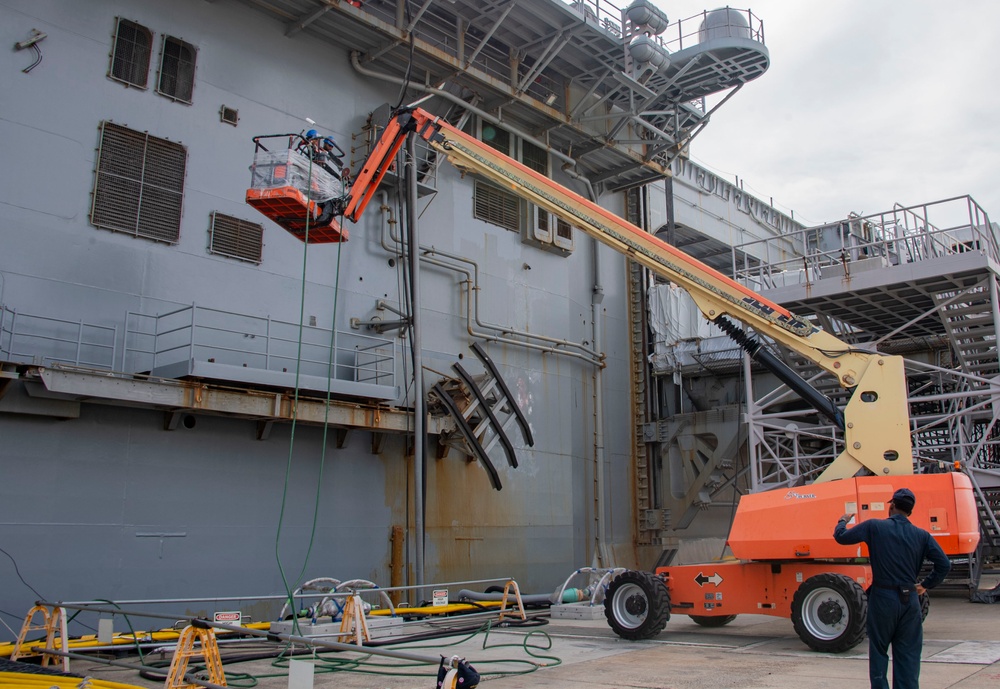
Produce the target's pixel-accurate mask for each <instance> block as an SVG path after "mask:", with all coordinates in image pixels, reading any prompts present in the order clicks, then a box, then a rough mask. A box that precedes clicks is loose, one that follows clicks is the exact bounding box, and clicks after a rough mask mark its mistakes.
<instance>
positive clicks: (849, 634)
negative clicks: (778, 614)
mask: <svg viewBox="0 0 1000 689" xmlns="http://www.w3.org/2000/svg"><path fill="white" fill-rule="evenodd" d="M867 617H868V596H867V595H865V592H864V590H863V589H862V588H861V587H860V586H859V585H858V583H857V582H856V581H854V580H853V579H851V578H850V577H847V576H844V575H843V574H817V575H816V576H814V577H809V578H808V579H806V580H805V581H804V582H803V583H802V585H801V586H799V588H798V589H797V590H796V591H795V596H794V597H793V598H792V626H794V627H795V633H796V634H798V635H799V638H800V639H802V641H803V642H805V644H806V645H807V646H808V647H809V648H811V649H813V650H814V651H823V652H825V653H843V652H844V651H849V650H850V649H852V648H854V647H855V646H857V645H858V644H859V643H861V642H862V641H863V640H864V638H865V636H866V635H867V632H866V631H865V623H866V620H867Z"/></svg>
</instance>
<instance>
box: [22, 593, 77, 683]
mask: <svg viewBox="0 0 1000 689" xmlns="http://www.w3.org/2000/svg"><path fill="white" fill-rule="evenodd" d="M38 613H41V614H42V619H43V622H42V624H32V620H33V619H34V617H35V615H36V614H38ZM57 624H58V625H59V645H60V646H61V649H59V650H61V651H62V652H63V653H69V637H68V636H67V634H66V611H65V610H63V609H62V608H57V607H53V608H52V611H51V612H50V611H49V609H48V608H47V607H45V606H44V605H36V606H35V607H33V608H32V609H31V610H29V611H28V615H27V616H26V617H25V618H24V624H23V625H22V626H21V633H20V634H18V635H17V643H15V644H14V652H13V653H11V654H10V659H11V660H17V659H18V658H33V657H35V656H39V655H40V656H42V667H48V665H49V662H50V661H51V662H53V663H56V662H59V660H60V657H59V656H58V655H56V654H55V653H46V652H45V651H44V650H40V649H39V648H38V646H37V645H34V646H31V647H29V648H26V649H25V648H22V646H24V640H25V638H26V637H27V636H28V632H32V631H39V630H44V631H45V649H51V650H56V649H55V647H54V646H53V643H54V641H55V635H56V625H57ZM61 660H62V666H63V672H69V656H65V655H64V656H62V658H61Z"/></svg>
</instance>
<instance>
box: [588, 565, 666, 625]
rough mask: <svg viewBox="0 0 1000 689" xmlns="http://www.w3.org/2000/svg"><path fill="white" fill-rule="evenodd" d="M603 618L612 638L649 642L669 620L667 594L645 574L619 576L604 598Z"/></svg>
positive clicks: (654, 578)
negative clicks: (611, 631) (606, 621)
mask: <svg viewBox="0 0 1000 689" xmlns="http://www.w3.org/2000/svg"><path fill="white" fill-rule="evenodd" d="M604 616H605V617H606V618H607V619H608V624H609V625H611V628H612V629H613V630H614V631H615V634H617V635H618V636H620V637H621V638H623V639H628V640H629V641H638V640H640V639H652V638H653V637H654V636H656V635H657V634H659V633H660V632H662V631H663V628H664V627H666V626H667V620H669V619H670V592H669V591H667V585H666V584H664V583H663V580H662V579H660V578H659V577H657V576H655V575H653V574H650V573H648V572H633V571H628V572H622V573H621V574H619V575H618V576H617V577H616V578H615V579H614V581H612V582H611V585H610V586H608V591H607V593H606V594H605V596H604Z"/></svg>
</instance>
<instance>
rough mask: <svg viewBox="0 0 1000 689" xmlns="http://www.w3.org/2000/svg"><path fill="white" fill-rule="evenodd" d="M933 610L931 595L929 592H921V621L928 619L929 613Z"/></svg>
mask: <svg viewBox="0 0 1000 689" xmlns="http://www.w3.org/2000/svg"><path fill="white" fill-rule="evenodd" d="M930 611H931V597H930V596H928V595H927V592H926V591H925V592H924V593H921V594H920V621H921V622H923V621H924V620H926V619H927V614H928V613H929V612H930Z"/></svg>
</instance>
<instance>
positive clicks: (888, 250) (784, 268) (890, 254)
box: [732, 196, 1000, 289]
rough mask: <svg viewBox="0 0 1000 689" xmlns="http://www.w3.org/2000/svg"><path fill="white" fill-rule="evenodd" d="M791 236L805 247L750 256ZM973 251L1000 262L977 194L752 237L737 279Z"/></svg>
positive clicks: (740, 249)
mask: <svg viewBox="0 0 1000 689" xmlns="http://www.w3.org/2000/svg"><path fill="white" fill-rule="evenodd" d="M789 240H791V242H792V245H793V246H795V247H797V250H798V252H800V253H798V254H796V255H792V256H788V255H787V254H785V255H786V256H788V257H787V258H781V259H778V260H775V261H771V262H769V263H764V264H751V263H750V261H749V260H748V259H747V258H745V257H747V256H772V255H773V256H780V255H781V253H780V252H779V251H777V250H776V249H777V248H778V247H776V246H772V244H776V243H778V242H782V243H783V244H787V242H788V241H789ZM971 251H978V252H981V253H983V254H984V255H986V256H988V257H989V258H991V259H992V260H994V261H997V262H1000V243H998V239H997V237H996V235H995V233H994V231H993V227H992V225H991V224H990V219H989V216H988V215H987V213H986V211H984V210H983V209H982V208H981V207H980V206H979V204H977V203H976V202H975V200H973V199H972V197H970V196H956V197H953V198H949V199H943V200H941V201H934V202H932V203H926V204H920V205H916V206H908V207H902V206H899V205H898V204H897V205H896V206H895V207H893V209H892V210H889V211H884V212H881V213H873V214H871V215H865V216H851V217H848V218H845V219H843V220H840V221H837V222H834V223H828V224H824V225H819V226H816V227H809V228H805V229H802V230H797V231H795V232H792V233H788V234H785V235H782V236H781V237H767V238H764V239H758V240H754V241H752V242H746V243H744V244H739V245H736V246H734V247H733V249H732V256H733V266H734V273H735V274H734V277H735V278H736V279H737V280H739V281H741V282H745V283H752V284H754V285H756V286H758V287H760V288H763V289H768V288H773V287H780V286H783V285H786V284H789V283H790V282H794V283H801V282H805V283H810V282H813V281H815V280H818V279H821V278H822V277H824V275H823V273H824V270H826V271H827V273H831V269H833V271H832V272H833V273H834V274H836V275H837V276H840V277H843V276H844V275H847V274H849V273H850V269H851V264H852V263H855V262H857V261H862V260H866V259H874V260H876V261H881V262H882V264H883V265H885V266H893V265H902V264H907V263H917V262H919V261H924V260H928V259H932V258H937V257H940V256H948V255H954V254H961V253H967V252H971ZM741 257H743V258H741Z"/></svg>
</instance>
